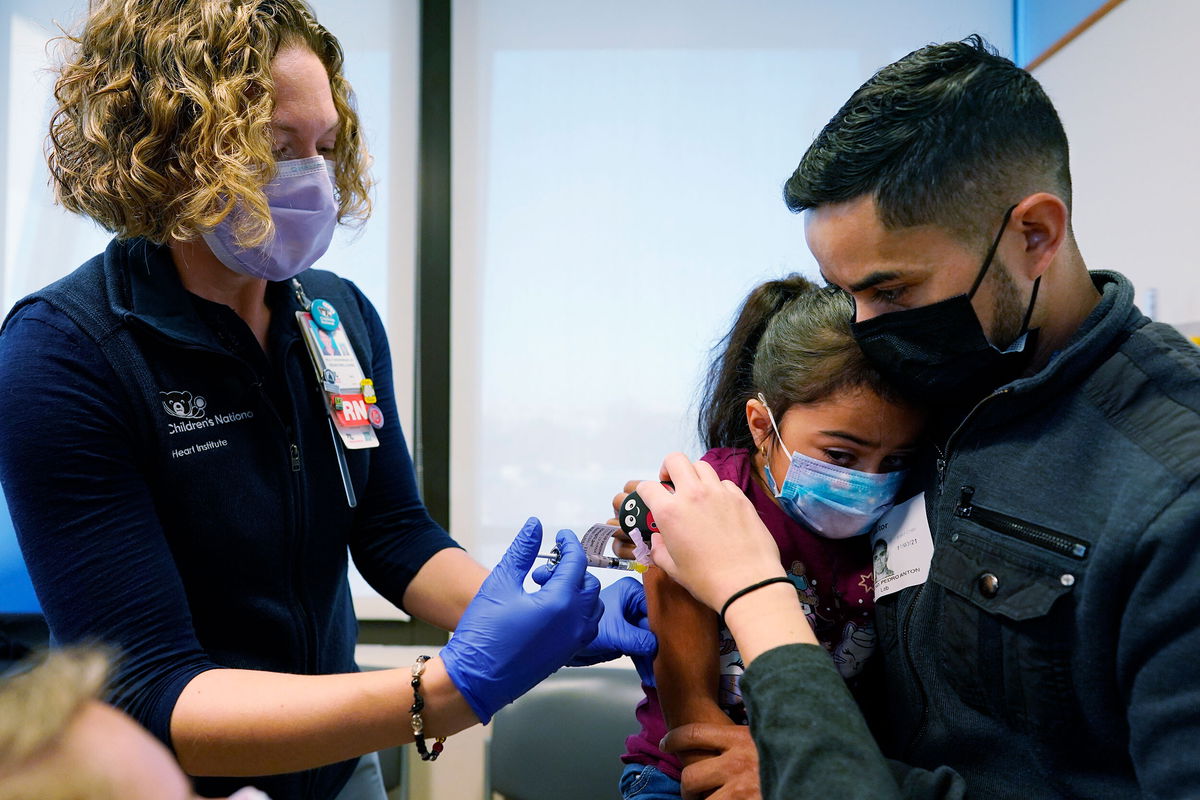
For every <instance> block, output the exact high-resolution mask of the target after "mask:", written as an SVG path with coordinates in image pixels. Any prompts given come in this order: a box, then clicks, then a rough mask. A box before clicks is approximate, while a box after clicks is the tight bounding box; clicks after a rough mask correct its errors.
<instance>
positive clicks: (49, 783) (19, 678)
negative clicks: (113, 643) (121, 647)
mask: <svg viewBox="0 0 1200 800" xmlns="http://www.w3.org/2000/svg"><path fill="white" fill-rule="evenodd" d="M108 672H109V659H108V656H107V654H106V653H105V652H104V651H103V650H95V649H69V650H56V651H53V652H51V653H49V654H48V655H46V656H45V657H44V659H43V660H42V662H41V663H40V664H38V665H37V666H35V667H33V668H32V669H30V670H28V671H26V672H23V673H20V674H17V675H15V676H13V677H11V678H6V679H0V800H33V798H37V800H110V797H111V800H118V799H117V798H116V797H112V795H111V794H109V793H107V792H105V791H104V787H103V786H98V785H97V784H96V781H95V778H94V777H93V776H89V775H80V774H76V773H64V771H63V770H61V769H57V770H47V769H38V768H37V761H38V758H39V757H40V756H42V755H44V754H46V753H48V752H49V751H50V750H52V749H53V748H54V746H55V744H56V742H57V741H58V740H59V739H60V738H61V737H62V736H63V734H64V733H65V732H66V730H67V728H68V727H69V726H70V724H71V722H72V720H73V719H74V718H75V716H76V715H77V714H78V713H79V712H80V711H82V710H83V708H84V706H85V705H87V704H88V703H89V702H91V701H93V700H96V699H98V698H99V696H100V692H101V691H102V689H103V687H104V683H105V681H106V680H107V679H108Z"/></svg>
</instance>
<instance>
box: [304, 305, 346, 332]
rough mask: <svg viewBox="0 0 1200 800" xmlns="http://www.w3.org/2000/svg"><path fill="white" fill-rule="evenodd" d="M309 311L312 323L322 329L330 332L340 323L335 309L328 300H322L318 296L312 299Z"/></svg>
mask: <svg viewBox="0 0 1200 800" xmlns="http://www.w3.org/2000/svg"><path fill="white" fill-rule="evenodd" d="M309 311H310V312H311V313H312V319H313V323H315V324H316V326H317V327H318V328H320V329H321V330H323V331H329V332H330V333H332V332H333V331H336V330H337V329H338V325H340V324H341V321H340V320H339V319H338V313H337V309H336V308H334V307H333V303H331V302H329V301H328V300H322V299H321V298H319V297H318V298H317V299H316V300H313V301H312V306H311V307H310V308H309Z"/></svg>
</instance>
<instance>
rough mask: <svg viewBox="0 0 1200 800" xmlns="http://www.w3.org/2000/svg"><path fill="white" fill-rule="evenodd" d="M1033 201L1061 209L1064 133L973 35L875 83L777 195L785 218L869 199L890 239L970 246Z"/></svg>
mask: <svg viewBox="0 0 1200 800" xmlns="http://www.w3.org/2000/svg"><path fill="white" fill-rule="evenodd" d="M1039 191H1045V192H1051V193H1053V194H1055V195H1057V196H1058V197H1060V198H1062V200H1063V202H1064V203H1066V204H1067V207H1068V208H1070V205H1071V172H1070V167H1069V164H1068V153H1067V135H1066V133H1065V132H1064V131H1063V127H1062V122H1061V121H1060V120H1059V118H1058V113H1057V112H1056V111H1055V110H1054V105H1053V104H1052V103H1051V102H1050V98H1048V97H1047V96H1046V93H1045V92H1044V91H1043V90H1042V87H1041V85H1040V84H1038V82H1037V81H1036V80H1035V79H1034V78H1033V76H1032V75H1030V74H1029V73H1028V72H1026V71H1025V70H1023V69H1021V68H1020V67H1018V66H1017V65H1016V64H1014V63H1013V62H1011V61H1009V60H1008V59H1007V58H1003V57H1001V56H1000V55H998V54H997V53H996V51H995V49H994V48H992V47H991V46H990V45H989V44H988V43H987V42H985V41H984V40H983V39H982V38H981V37H980V36H978V35H972V36H969V37H967V38H966V39H964V40H963V41H960V42H947V43H945V44H931V45H929V46H927V47H922V48H921V49H920V50H916V51H914V52H912V53H909V54H908V55H906V56H905V57H904V58H902V59H900V60H899V61H897V62H895V63H893V64H889V65H888V66H886V67H884V68H883V69H881V70H879V72H877V73H875V75H874V76H873V77H872V78H871V79H870V80H868V81H867V82H866V83H864V84H863V85H862V86H861V87H859V89H858V91H856V92H855V93H854V94H853V95H851V97H850V99H849V100H847V101H846V104H845V105H844V106H842V108H841V110H839V111H838V112H837V114H835V115H834V117H833V119H831V120H830V121H829V124H827V125H826V126H825V127H824V129H822V130H821V132H820V133H819V134H817V138H816V139H815V140H814V141H813V143H812V144H811V145H810V146H809V148H808V151H807V152H805V154H804V157H803V158H802V159H801V160H800V165H799V166H798V167H796V171H795V172H793V173H792V176H791V178H789V179H788V181H787V184H786V185H785V186H784V192H783V194H784V200H785V201H786V202H787V205H788V208H790V209H791V210H792V211H794V212H799V211H803V210H805V209H809V208H816V207H818V206H822V205H827V204H830V203H840V202H845V201H848V200H853V199H855V198H858V197H861V196H863V195H871V196H872V197H873V198H874V200H875V204H876V208H877V210H878V214H879V218H880V221H881V222H882V223H883V225H884V226H885V227H887V228H891V229H895V228H907V227H911V226H914V225H925V224H933V225H937V226H939V227H941V228H944V229H946V230H947V231H948V232H950V233H952V234H954V235H956V236H957V237H958V238H960V239H963V240H966V241H978V240H979V239H980V238H981V237H983V238H986V232H987V231H989V230H991V228H992V227H993V226H995V224H996V220H998V219H999V218H1000V216H1001V215H1002V214H1003V213H1004V210H1005V209H1006V208H1007V207H1008V206H1010V205H1012V204H1013V203H1016V202H1018V201H1019V200H1020V199H1021V198H1023V197H1026V196H1028V195H1030V194H1033V193H1034V192H1039ZM984 246H986V243H985V245H984Z"/></svg>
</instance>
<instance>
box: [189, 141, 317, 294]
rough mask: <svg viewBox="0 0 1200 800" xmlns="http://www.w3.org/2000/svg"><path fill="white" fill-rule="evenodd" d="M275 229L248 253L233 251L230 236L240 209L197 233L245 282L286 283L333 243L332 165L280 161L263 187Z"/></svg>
mask: <svg viewBox="0 0 1200 800" xmlns="http://www.w3.org/2000/svg"><path fill="white" fill-rule="evenodd" d="M263 192H264V193H265V194H266V195H267V204H268V206H270V209H271V221H272V222H273V223H274V225H275V234H274V236H271V237H269V238H268V239H267V240H266V241H265V242H263V243H262V244H259V245H255V246H253V247H249V248H243V247H240V246H238V244H237V239H236V237H235V235H234V231H235V229H236V227H237V223H238V220H239V219H240V214H241V208H240V207H239V208H235V209H234V210H233V211H232V212H230V213H229V214H228V215H227V216H226V217H225V219H223V220H221V222H220V223H218V224H217V227H215V228H213V230H211V231H209V232H208V233H205V234H203V236H204V241H205V242H207V243H208V246H209V248H210V249H211V250H212V251H213V255H215V256H216V257H217V260H218V261H220V262H221V263H222V264H224V265H225V266H227V267H229V268H230V269H231V270H233V271H234V272H237V273H239V274H241V275H247V276H249V277H251V278H265V279H266V280H269V281H286V280H290V279H291V278H294V277H295V276H297V275H299V274H300V273H301V272H303V271H304V270H306V269H308V268H309V267H311V266H312V265H313V264H315V263H316V262H317V259H319V258H320V257H321V256H323V255H325V251H326V250H328V249H329V242H330V241H332V239H333V229H334V228H335V227H336V226H337V213H338V204H337V198H336V197H334V193H333V162H330V161H327V160H326V159H325V158H323V157H322V156H313V157H312V158H298V159H294V160H292V161H281V162H279V163H278V164H276V165H275V178H274V179H273V180H272V181H271V182H270V183H268V184H267V185H266V186H264V187H263Z"/></svg>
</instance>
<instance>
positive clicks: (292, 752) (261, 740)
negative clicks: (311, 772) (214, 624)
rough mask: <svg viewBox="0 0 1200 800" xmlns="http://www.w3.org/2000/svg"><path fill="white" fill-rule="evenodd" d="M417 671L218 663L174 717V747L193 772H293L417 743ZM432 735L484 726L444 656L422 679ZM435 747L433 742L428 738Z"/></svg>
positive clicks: (196, 681) (192, 686)
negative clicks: (300, 671) (320, 670)
mask: <svg viewBox="0 0 1200 800" xmlns="http://www.w3.org/2000/svg"><path fill="white" fill-rule="evenodd" d="M411 681H412V670H411V669H409V668H403V669H392V670H379V671H375V672H362V673H355V674H348V675H288V674H283V673H276V672H258V671H254V670H236V669H215V670H209V671H208V672H203V673H201V674H199V675H197V676H196V677H195V678H193V679H192V681H191V682H190V683H188V685H187V686H186V687H184V690H183V692H182V694H181V695H180V697H179V700H178V702H177V703H176V705H175V711H174V713H173V714H172V716H171V738H172V743H173V744H174V748H175V753H176V755H177V757H178V758H179V762H180V764H181V765H182V766H183V769H184V771H185V772H187V773H188V774H190V775H196V776H201V775H220V776H229V777H239V776H256V775H272V774H277V773H283V772H296V771H298V770H302V769H311V768H313V767H318V766H321V765H324V764H332V763H335V762H338V761H344V760H346V759H350V758H355V757H358V756H361V755H363V754H365V753H369V752H372V751H375V750H382V749H384V748H387V747H392V746H395V745H398V744H404V743H407V742H411V741H412V740H413V733H412V724H411V715H410V714H409V713H408V711H409V707H410V706H411V705H412V701H413V693H412V686H411ZM421 696H422V697H423V698H424V700H425V709H424V711H423V712H422V717H423V719H424V722H425V736H426V738H428V739H432V737H434V736H445V735H448V734H451V733H457V732H458V731H460V730H463V729H464V728H467V727H470V726H471V725H474V724H476V723H478V722H479V719H478V718H477V717H476V716H475V714H474V712H472V711H471V708H470V706H468V705H467V703H466V701H465V700H464V699H463V697H462V695H461V694H459V692H458V689H457V688H455V686H454V684H453V683H452V682H451V681H450V678H449V676H447V674H446V670H445V668H444V667H443V665H442V661H441V659H439V658H434V659H432V660H430V661H429V662H428V663H427V664H426V668H425V673H424V675H422V677H421ZM430 746H432V741H431V742H430Z"/></svg>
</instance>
